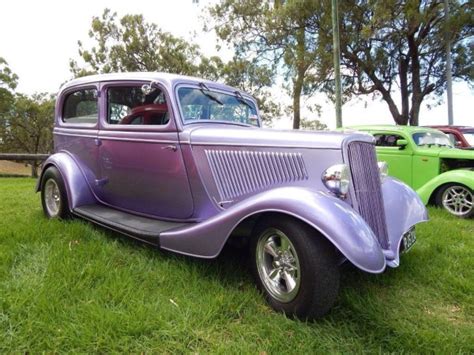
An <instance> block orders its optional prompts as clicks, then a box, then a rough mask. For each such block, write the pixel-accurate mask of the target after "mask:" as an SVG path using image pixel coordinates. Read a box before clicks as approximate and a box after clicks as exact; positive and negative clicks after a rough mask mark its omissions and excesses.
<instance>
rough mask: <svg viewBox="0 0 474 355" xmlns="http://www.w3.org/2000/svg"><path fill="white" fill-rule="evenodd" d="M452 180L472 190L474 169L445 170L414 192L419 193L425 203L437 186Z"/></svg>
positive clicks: (473, 186) (473, 187) (473, 188)
mask: <svg viewBox="0 0 474 355" xmlns="http://www.w3.org/2000/svg"><path fill="white" fill-rule="evenodd" d="M453 182H454V183H458V184H462V185H465V186H467V187H469V188H470V189H471V190H474V170H469V169H457V170H449V171H446V172H445V173H442V174H440V175H438V176H436V177H435V178H433V179H431V180H430V181H428V182H427V183H426V184H424V185H423V186H422V187H420V188H419V189H418V190H416V192H417V193H418V195H420V197H421V200H422V201H423V203H424V204H425V205H426V204H428V202H429V201H430V197H431V196H432V195H433V192H435V191H436V189H437V188H438V187H440V186H441V185H444V184H448V183H453Z"/></svg>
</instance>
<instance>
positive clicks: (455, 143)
mask: <svg viewBox="0 0 474 355" xmlns="http://www.w3.org/2000/svg"><path fill="white" fill-rule="evenodd" d="M446 135H447V136H448V137H449V140H450V141H451V143H452V144H453V146H455V147H459V146H461V145H462V142H461V140H460V139H459V138H458V136H456V135H455V134H454V133H446Z"/></svg>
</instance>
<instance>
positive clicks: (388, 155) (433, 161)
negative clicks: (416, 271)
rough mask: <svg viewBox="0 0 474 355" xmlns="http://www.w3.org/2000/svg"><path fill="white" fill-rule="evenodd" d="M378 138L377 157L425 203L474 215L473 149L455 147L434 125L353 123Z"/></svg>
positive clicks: (462, 213) (466, 215) (449, 210)
mask: <svg viewBox="0 0 474 355" xmlns="http://www.w3.org/2000/svg"><path fill="white" fill-rule="evenodd" d="M350 128H352V129H357V130H359V131H365V132H368V133H370V134H372V135H373V136H374V137H375V145H376V150H377V155H378V159H379V160H382V161H385V162H387V163H388V165H389V174H390V175H391V176H394V177H396V178H398V179H400V180H402V181H403V182H405V183H406V184H408V185H410V186H411V187H413V188H414V189H415V190H416V192H417V193H418V194H419V195H420V197H421V199H422V200H423V202H424V203H425V204H428V203H431V204H436V205H438V206H440V207H443V208H444V209H446V210H447V211H448V212H449V213H451V214H453V215H455V216H458V217H463V218H467V217H472V216H473V214H474V212H473V211H474V207H473V196H474V195H473V189H474V151H470V150H461V149H455V148H454V147H453V145H452V143H451V141H450V139H449V137H448V136H447V135H446V134H444V133H442V132H440V131H438V130H436V129H432V128H424V127H409V126H391V125H381V126H354V127H350Z"/></svg>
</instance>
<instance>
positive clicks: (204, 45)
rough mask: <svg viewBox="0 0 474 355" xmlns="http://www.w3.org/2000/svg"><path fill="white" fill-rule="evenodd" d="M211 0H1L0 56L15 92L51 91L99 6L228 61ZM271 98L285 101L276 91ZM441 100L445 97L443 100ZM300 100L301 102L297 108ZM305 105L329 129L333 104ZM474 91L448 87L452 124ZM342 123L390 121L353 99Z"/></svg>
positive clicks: (375, 104) (472, 121)
mask: <svg viewBox="0 0 474 355" xmlns="http://www.w3.org/2000/svg"><path fill="white" fill-rule="evenodd" d="M216 1H217V0H200V1H199V3H198V4H196V3H195V2H194V1H193V0H172V1H169V0H155V1H143V0H134V1H130V0H126V1H124V0H115V1H111V0H94V1H91V0H82V1H81V2H71V1H59V0H58V1H52V0H42V1H34V0H29V1H28V0H18V1H12V0H7V1H5V2H4V3H3V4H2V11H1V13H0V57H3V58H5V59H6V60H7V62H8V63H9V66H10V68H11V69H12V70H13V71H14V72H15V73H16V74H17V75H18V76H19V78H20V80H19V85H18V88H17V91H18V92H22V93H26V94H33V93H35V92H57V91H58V89H59V87H60V85H61V84H62V83H64V82H65V81H67V80H69V79H71V73H70V71H69V60H70V59H71V58H73V59H78V58H79V54H78V45H77V41H78V40H81V41H83V42H85V43H86V47H87V40H88V35H87V33H88V31H89V29H90V25H91V20H92V17H93V16H100V15H101V14H102V12H103V10H104V9H105V8H110V9H112V10H113V11H116V12H117V13H118V15H119V17H120V16H123V15H125V14H143V15H144V16H145V19H146V20H147V21H149V22H154V23H156V24H157V25H158V26H159V27H161V28H162V29H163V30H165V31H168V32H171V33H172V34H173V35H175V36H181V37H183V38H185V39H186V40H188V41H193V42H194V43H197V44H198V45H199V46H200V47H201V50H202V51H203V53H204V54H206V55H216V54H218V55H220V56H222V57H223V59H230V57H231V55H232V53H231V52H230V51H229V50H224V51H222V50H221V51H217V50H216V48H215V45H216V43H217V42H216V37H215V35H214V34H213V33H205V32H203V31H202V26H203V22H202V18H201V17H200V14H201V13H202V10H203V8H204V7H205V5H207V4H209V3H212V2H216ZM274 91H275V100H278V101H279V102H282V101H284V102H285V104H290V102H291V101H290V100H289V98H286V97H282V96H281V92H282V90H280V89H276V90H274ZM443 101H444V102H445V101H446V100H445V98H444V100H443ZM305 102H306V101H303V102H302V104H303V106H304V105H305ZM308 102H309V103H318V104H319V105H321V106H322V114H321V117H317V116H315V115H314V114H310V113H309V111H305V110H303V116H304V117H306V118H310V119H311V118H317V119H319V120H320V121H321V122H323V123H325V124H326V125H327V126H328V127H330V128H334V127H335V112H334V107H333V105H332V104H331V103H330V102H329V101H328V100H327V99H326V97H325V95H323V94H316V95H314V97H312V98H311V99H310V100H309V101H308ZM473 102H474V93H473V92H472V91H471V90H470V89H469V88H468V86H467V84H466V83H455V84H454V86H453V104H454V123H455V124H462V125H471V126H474V114H473V108H474V105H473ZM342 113H343V124H344V125H355V124H365V123H367V124H376V123H383V124H392V123H393V120H392V118H391V115H390V112H389V110H388V108H387V105H386V104H385V102H383V101H381V100H376V101H372V100H371V99H369V98H367V99H362V100H361V99H354V100H352V101H350V102H348V103H346V104H345V105H344V106H343V109H342ZM429 124H447V107H446V104H445V103H443V104H441V105H438V106H435V107H434V108H431V109H428V107H427V105H426V104H424V105H423V107H422V109H421V112H420V125H429ZM274 126H275V127H276V128H290V127H291V119H290V118H282V119H281V120H280V121H278V122H276V123H275V124H274Z"/></svg>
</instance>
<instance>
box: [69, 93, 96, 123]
mask: <svg viewBox="0 0 474 355" xmlns="http://www.w3.org/2000/svg"><path fill="white" fill-rule="evenodd" d="M97 96H98V95H97V90H96V89H81V90H77V91H73V92H71V93H70V94H68V95H67V96H66V99H65V100H64V106H63V115H62V117H63V121H64V122H66V123H79V124H95V123H96V122H97V119H98V117H99V110H98V104H97Z"/></svg>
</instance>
